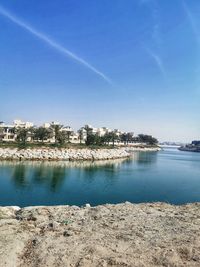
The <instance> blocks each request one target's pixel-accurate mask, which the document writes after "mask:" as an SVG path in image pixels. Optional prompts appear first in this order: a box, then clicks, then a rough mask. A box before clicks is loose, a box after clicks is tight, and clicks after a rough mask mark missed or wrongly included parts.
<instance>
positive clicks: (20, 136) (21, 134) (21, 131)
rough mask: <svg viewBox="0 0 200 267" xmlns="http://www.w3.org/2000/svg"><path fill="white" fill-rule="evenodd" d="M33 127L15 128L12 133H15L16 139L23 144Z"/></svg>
mask: <svg viewBox="0 0 200 267" xmlns="http://www.w3.org/2000/svg"><path fill="white" fill-rule="evenodd" d="M32 132H33V128H32V127H31V128H15V129H14V133H15V134H16V135H17V141H18V142H19V143H21V144H22V145H25V144H26V143H27V141H28V137H31V135H32Z"/></svg>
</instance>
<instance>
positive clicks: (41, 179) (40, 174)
mask: <svg viewBox="0 0 200 267" xmlns="http://www.w3.org/2000/svg"><path fill="white" fill-rule="evenodd" d="M34 169H35V170H34V172H33V179H34V182H35V183H38V184H43V183H45V182H46V181H47V180H48V177H49V176H50V175H49V174H50V171H49V170H51V169H50V168H48V167H46V166H43V164H41V165H40V166H38V167H35V168H34Z"/></svg>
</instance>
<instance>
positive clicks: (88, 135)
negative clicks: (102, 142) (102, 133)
mask: <svg viewBox="0 0 200 267" xmlns="http://www.w3.org/2000/svg"><path fill="white" fill-rule="evenodd" d="M84 130H85V132H86V142H85V144H86V145H87V146H88V145H92V144H94V142H95V136H94V134H93V133H92V128H90V127H89V125H85V127H84Z"/></svg>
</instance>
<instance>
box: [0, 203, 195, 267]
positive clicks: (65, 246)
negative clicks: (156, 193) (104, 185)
mask: <svg viewBox="0 0 200 267" xmlns="http://www.w3.org/2000/svg"><path fill="white" fill-rule="evenodd" d="M0 266H6V267H7V266H9V267H11V266H12V267H13V266H16V267H18V266H21V267H26V266H27V267H28V266H29V267H33V266H34V267H36V266H41V267H43V266H45V267H47V266H58V267H59V266H65V267H68V266H76V267H77V266H84V267H95V266H127V267H128V266H130V267H132V266H141V267H142V266H145V267H146V266H173V267H175V266H178V267H179V266H188V267H192V266H200V204H189V205H185V206H172V205H168V204H164V203H155V204H138V205H134V204H130V203H124V204H118V205H102V206H97V207H90V206H89V205H87V207H85V208H79V207H76V206H71V207H69V206H54V207H28V208H23V209H18V208H17V207H13V208H12V207H9V208H0Z"/></svg>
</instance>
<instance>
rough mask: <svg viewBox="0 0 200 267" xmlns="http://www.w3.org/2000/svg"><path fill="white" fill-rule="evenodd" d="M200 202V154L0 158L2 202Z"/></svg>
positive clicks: (33, 203)
mask: <svg viewBox="0 0 200 267" xmlns="http://www.w3.org/2000/svg"><path fill="white" fill-rule="evenodd" d="M123 201H130V202H135V203H139V202H152V201H165V202H169V203H174V204H181V203H186V202H196V201H200V153H190V152H181V151H178V150H176V149H167V150H164V151H161V152H153V153H151V152H149V153H144V152H143V153H136V154H135V155H134V158H133V159H132V160H124V161H123V160H121V161H119V160H117V161H110V162H98V163H90V162H86V163H67V162H61V163H51V162H46V163H41V162H25V163H21V162H17V163H11V162H0V205H18V206H21V207H22V206H29V205H56V204H70V205H72V204H74V205H83V204H85V203H90V204H91V205H97V204H102V203H118V202H123Z"/></svg>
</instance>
